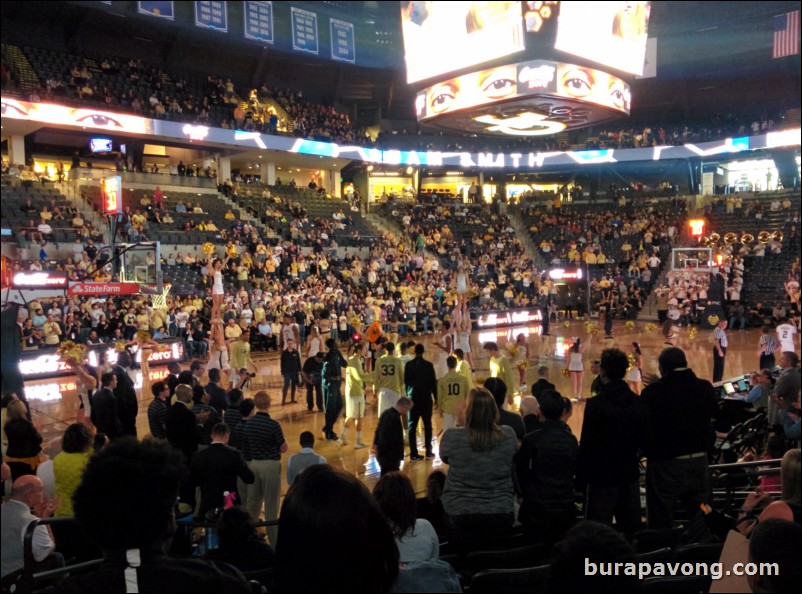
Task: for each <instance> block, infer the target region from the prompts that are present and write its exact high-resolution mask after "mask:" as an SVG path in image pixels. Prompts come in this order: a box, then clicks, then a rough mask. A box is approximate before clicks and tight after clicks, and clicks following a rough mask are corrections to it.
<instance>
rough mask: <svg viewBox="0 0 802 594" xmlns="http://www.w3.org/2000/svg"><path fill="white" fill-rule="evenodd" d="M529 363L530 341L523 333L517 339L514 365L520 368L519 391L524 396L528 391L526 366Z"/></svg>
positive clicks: (514, 348)
mask: <svg viewBox="0 0 802 594" xmlns="http://www.w3.org/2000/svg"><path fill="white" fill-rule="evenodd" d="M528 362H529V341H528V340H527V338H526V336H525V335H524V333H523V332H521V333H520V334H518V336H516V337H515V343H514V346H513V363H514V364H515V366H516V367H517V368H518V391H519V392H520V393H521V394H523V393H524V392H525V391H526V381H524V375H526V366H527V365H528Z"/></svg>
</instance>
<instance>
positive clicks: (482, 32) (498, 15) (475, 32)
mask: <svg viewBox="0 0 802 594" xmlns="http://www.w3.org/2000/svg"><path fill="white" fill-rule="evenodd" d="M401 28H402V31H403V35H404V54H405V58H406V63H407V82H409V83H414V82H417V81H421V80H426V79H430V78H433V77H435V76H441V75H443V74H447V73H450V72H453V71H455V70H460V69H463V68H467V67H469V66H474V65H476V64H482V63H484V62H488V61H490V60H495V59H496V58H500V57H502V56H507V55H509V54H512V53H515V52H520V51H522V50H523V49H524V46H525V42H524V30H523V12H522V6H521V2H519V1H516V2H508V1H503V2H460V1H430V2H426V1H418V0H412V1H402V2H401Z"/></svg>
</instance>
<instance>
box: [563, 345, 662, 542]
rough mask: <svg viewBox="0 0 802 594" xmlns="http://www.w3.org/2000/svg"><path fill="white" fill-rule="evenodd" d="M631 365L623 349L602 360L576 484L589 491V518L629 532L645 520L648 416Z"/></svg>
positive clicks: (587, 411) (585, 425)
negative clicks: (643, 452) (642, 484)
mask: <svg viewBox="0 0 802 594" xmlns="http://www.w3.org/2000/svg"><path fill="white" fill-rule="evenodd" d="M628 366H629V361H628V360H627V356H626V354H625V353H624V352H623V351H620V350H618V349H605V350H604V351H602V356H601V373H600V375H599V377H600V378H601V383H602V386H601V390H600V392H599V394H598V395H597V396H596V397H595V398H592V399H591V400H589V401H588V403H587V405H586V406H585V419H584V422H583V423H582V437H581V438H580V451H579V462H578V466H577V478H576V482H577V485H578V486H579V487H580V488H583V489H585V490H586V503H585V518H586V519H588V520H594V521H597V522H603V523H606V524H612V521H613V517H615V520H616V525H617V527H618V528H619V529H620V530H622V531H623V532H625V533H627V534H632V533H634V532H635V531H636V530H637V529H638V528H639V527H640V524H641V521H640V516H641V513H640V491H639V487H638V478H639V477H640V468H639V464H640V455H639V454H640V448H641V447H642V445H643V443H644V439H645V435H644V433H643V431H644V426H645V424H646V417H645V414H644V411H643V407H642V405H641V402H640V400H639V399H638V397H637V394H635V393H634V392H633V391H632V390H630V389H629V387H628V386H627V384H626V382H625V381H624V376H625V375H626V372H627V367H628Z"/></svg>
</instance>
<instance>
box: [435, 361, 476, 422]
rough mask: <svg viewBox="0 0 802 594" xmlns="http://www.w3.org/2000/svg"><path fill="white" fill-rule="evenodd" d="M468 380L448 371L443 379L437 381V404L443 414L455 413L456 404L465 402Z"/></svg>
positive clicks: (453, 371) (452, 370)
mask: <svg viewBox="0 0 802 594" xmlns="http://www.w3.org/2000/svg"><path fill="white" fill-rule="evenodd" d="M469 389H470V388H469V384H468V380H467V379H465V376H464V375H462V374H460V373H457V371H456V370H454V369H449V370H448V373H446V374H445V375H444V376H443V377H441V378H440V379H439V380H437V404H438V406H440V407H441V408H442V410H443V412H444V413H447V414H449V415H453V414H455V413H456V410H457V404H458V403H459V402H460V401H463V400H465V397H466V396H467V395H468V390H469Z"/></svg>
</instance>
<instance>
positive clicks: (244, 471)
mask: <svg viewBox="0 0 802 594" xmlns="http://www.w3.org/2000/svg"><path fill="white" fill-rule="evenodd" d="M230 436H231V430H230V429H229V427H228V425H226V424H225V423H224V422H222V421H221V422H219V423H217V424H216V425H215V426H214V427H213V428H212V435H211V437H212V440H211V445H209V447H208V448H205V449H203V450H200V451H198V452H196V453H195V455H194V456H192V462H191V464H190V469H189V474H190V479H189V481H190V483H191V484H192V485H197V486H199V487H200V492H201V500H200V505H199V506H198V510H197V516H196V517H198V518H199V519H201V520H205V519H206V517H207V513H208V512H209V511H211V510H214V509H217V508H220V507H223V504H224V503H225V500H224V496H223V494H224V493H225V492H228V493H237V490H238V488H237V485H238V484H239V483H238V480H237V479H239V480H240V481H242V482H243V483H245V484H248V485H250V484H251V483H253V481H254V480H255V476H254V474H253V472H252V471H251V469H250V468H249V467H248V464H247V463H246V462H245V459H244V458H243V457H242V453H241V452H239V451H238V450H236V449H235V448H233V447H230V446H229V445H228V440H229V437H230Z"/></svg>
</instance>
